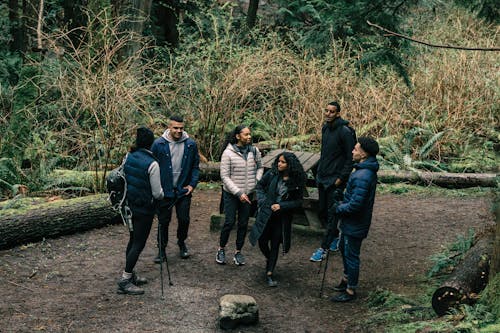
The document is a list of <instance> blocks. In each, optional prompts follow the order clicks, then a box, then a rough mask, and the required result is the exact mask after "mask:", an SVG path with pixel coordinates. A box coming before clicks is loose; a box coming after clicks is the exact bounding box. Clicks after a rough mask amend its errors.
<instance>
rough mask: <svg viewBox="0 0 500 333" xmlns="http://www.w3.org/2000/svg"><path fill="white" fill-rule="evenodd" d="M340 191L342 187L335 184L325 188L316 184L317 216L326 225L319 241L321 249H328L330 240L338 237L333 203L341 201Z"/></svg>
mask: <svg viewBox="0 0 500 333" xmlns="http://www.w3.org/2000/svg"><path fill="white" fill-rule="evenodd" d="M342 191H343V189H342V188H337V187H335V185H332V186H330V187H328V188H325V187H323V186H322V185H321V184H318V195H319V202H318V205H319V207H318V216H319V219H320V221H321V224H322V225H324V226H325V227H326V233H325V236H324V237H323V240H322V241H321V247H322V248H323V249H328V248H329V247H330V244H331V243H332V241H333V240H334V239H335V238H337V237H339V230H338V226H337V224H338V217H337V214H335V204H337V203H338V202H340V201H342V199H343V193H342Z"/></svg>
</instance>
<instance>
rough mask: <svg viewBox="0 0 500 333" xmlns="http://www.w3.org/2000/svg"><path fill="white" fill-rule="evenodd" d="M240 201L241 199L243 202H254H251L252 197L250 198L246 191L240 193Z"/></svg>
mask: <svg viewBox="0 0 500 333" xmlns="http://www.w3.org/2000/svg"><path fill="white" fill-rule="evenodd" d="M240 201H241V202H246V203H249V204H252V202H251V201H250V199H249V198H248V195H246V194H245V193H243V194H242V195H240Z"/></svg>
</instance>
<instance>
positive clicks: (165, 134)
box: [161, 129, 189, 143]
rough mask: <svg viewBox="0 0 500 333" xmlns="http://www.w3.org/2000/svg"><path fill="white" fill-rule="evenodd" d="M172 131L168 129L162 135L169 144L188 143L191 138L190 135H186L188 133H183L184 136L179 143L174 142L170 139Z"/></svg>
mask: <svg viewBox="0 0 500 333" xmlns="http://www.w3.org/2000/svg"><path fill="white" fill-rule="evenodd" d="M169 134H170V130H169V129H167V130H166V131H165V132H163V134H162V135H161V136H162V137H163V138H164V139H165V140H167V142H173V143H181V142H184V141H186V140H187V139H188V138H189V135H188V134H187V133H186V131H182V136H181V138H180V139H179V140H178V141H174V140H172V139H171V138H170V135H169Z"/></svg>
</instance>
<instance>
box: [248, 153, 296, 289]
mask: <svg viewBox="0 0 500 333" xmlns="http://www.w3.org/2000/svg"><path fill="white" fill-rule="evenodd" d="M305 178H306V177H305V173H304V169H303V167H302V165H301V164H300V161H299V159H298V158H297V156H295V154H293V153H291V152H282V153H281V154H279V155H278V156H277V157H276V159H275V160H274V163H273V166H272V168H271V169H270V170H269V171H267V172H266V173H265V174H264V176H262V179H261V180H260V181H259V182H258V183H257V186H256V188H255V189H256V193H257V204H258V213H257V218H256V221H255V224H254V225H253V227H252V230H251V232H250V236H249V239H250V243H251V244H252V245H255V244H256V243H257V241H258V242H259V248H260V250H261V252H262V254H264V256H265V257H266V259H267V261H266V282H267V284H268V286H269V287H276V286H277V285H278V282H277V281H276V280H274V279H273V272H274V268H275V267H276V262H277V261H278V254H279V246H280V243H282V244H283V245H282V247H283V254H285V253H287V252H288V251H289V250H290V241H291V233H292V215H293V211H294V209H296V208H299V207H301V206H302V198H303V192H304V184H305Z"/></svg>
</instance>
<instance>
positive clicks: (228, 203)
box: [219, 191, 252, 251]
mask: <svg viewBox="0 0 500 333" xmlns="http://www.w3.org/2000/svg"><path fill="white" fill-rule="evenodd" d="M222 193H223V194H222V195H223V197H224V214H225V220H224V226H223V227H222V230H221V233H220V239H219V246H220V247H226V244H227V242H228V240H229V234H230V232H231V230H232V229H233V226H234V223H235V222H236V213H238V229H237V232H236V250H237V251H240V250H241V249H242V248H243V244H244V243H245V236H246V234H247V228H248V219H249V217H250V210H251V208H252V205H251V204H249V203H246V202H241V201H240V198H238V197H237V196H235V195H232V194H231V193H229V192H226V191H223V192H222Z"/></svg>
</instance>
